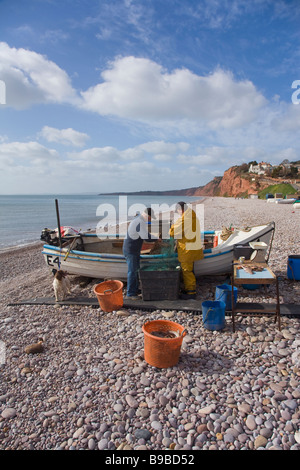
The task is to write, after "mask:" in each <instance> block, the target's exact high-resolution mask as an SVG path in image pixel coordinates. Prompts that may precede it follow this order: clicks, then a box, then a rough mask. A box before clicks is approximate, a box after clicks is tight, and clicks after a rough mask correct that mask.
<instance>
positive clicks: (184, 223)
mask: <svg viewBox="0 0 300 470" xmlns="http://www.w3.org/2000/svg"><path fill="white" fill-rule="evenodd" d="M170 236H171V237H173V238H174V239H175V240H176V242H177V253H178V260H179V261H180V262H183V263H190V262H193V261H197V260H199V259H202V258H203V257H204V255H203V247H202V241H201V231H200V223H199V220H198V219H197V217H196V213H195V212H194V211H193V210H192V209H190V208H188V209H187V210H186V211H185V212H184V213H183V215H182V217H180V218H179V219H178V220H177V221H176V222H175V224H173V225H172V227H171V228H170Z"/></svg>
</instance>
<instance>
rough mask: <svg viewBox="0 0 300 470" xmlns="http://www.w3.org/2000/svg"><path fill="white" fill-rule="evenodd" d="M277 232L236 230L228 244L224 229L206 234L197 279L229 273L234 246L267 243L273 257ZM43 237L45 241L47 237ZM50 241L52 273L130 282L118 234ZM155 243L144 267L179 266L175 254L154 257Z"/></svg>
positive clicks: (147, 249)
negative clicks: (272, 247)
mask: <svg viewBox="0 0 300 470" xmlns="http://www.w3.org/2000/svg"><path fill="white" fill-rule="evenodd" d="M45 230H48V229H45ZM274 230H275V223H274V222H271V223H267V224H265V225H259V226H253V227H248V228H246V229H232V231H231V232H230V235H229V236H228V238H227V239H226V240H225V241H224V240H223V239H222V230H218V231H207V232H203V233H202V236H203V238H204V242H205V240H206V241H208V243H209V244H204V259H202V260H200V261H196V262H195V263H194V272H195V275H196V277H200V276H205V275H212V274H223V273H224V274H225V273H229V272H230V271H231V267H232V260H233V251H234V247H236V246H237V245H248V244H249V242H264V243H266V244H267V246H268V254H269V252H270V248H271V245H272V240H273V236H274ZM43 232H44V231H43ZM52 233H53V231H52ZM41 238H42V239H45V238H46V237H45V234H44V238H43V234H42V237H41ZM50 242H51V244H45V245H44V246H43V250H42V254H43V256H44V259H45V262H46V264H47V266H48V267H49V269H51V270H53V269H56V270H57V269H63V270H65V271H67V272H68V273H69V274H75V275H80V276H86V277H92V278H96V279H118V280H126V279H127V264H126V260H125V258H124V256H123V254H122V243H123V239H122V238H120V237H119V236H117V235H107V234H103V236H102V237H99V235H97V234H96V233H95V232H93V231H89V232H83V233H75V235H71V236H68V235H67V236H65V237H64V238H63V239H62V242H63V243H62V246H59V241H58V238H55V240H51V239H50ZM48 243H49V242H48ZM154 243H155V242H154ZM154 243H152V244H147V245H146V244H145V245H143V247H142V252H141V268H145V267H149V268H151V266H152V267H154V266H155V267H158V266H161V267H162V269H163V267H164V266H167V265H169V264H172V266H174V265H176V264H179V262H178V259H177V255H176V253H174V252H172V253H171V254H170V253H169V254H168V255H166V254H151V251H153V246H154ZM213 245H216V246H213ZM208 246H210V247H209V248H208Z"/></svg>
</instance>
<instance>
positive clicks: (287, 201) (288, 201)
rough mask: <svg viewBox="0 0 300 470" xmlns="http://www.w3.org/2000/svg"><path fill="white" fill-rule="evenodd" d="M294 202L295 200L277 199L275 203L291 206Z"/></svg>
mask: <svg viewBox="0 0 300 470" xmlns="http://www.w3.org/2000/svg"><path fill="white" fill-rule="evenodd" d="M295 201H296V199H295V198H293V199H291V198H290V199H278V200H277V201H275V202H276V204H293V203H294V202H295Z"/></svg>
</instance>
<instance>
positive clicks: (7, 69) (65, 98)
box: [0, 42, 79, 109]
mask: <svg viewBox="0 0 300 470" xmlns="http://www.w3.org/2000/svg"><path fill="white" fill-rule="evenodd" d="M0 79H1V80H3V81H4V83H5V85H6V105H7V106H10V107H14V108H16V109H24V108H26V107H28V106H31V105H33V104H37V103H47V102H51V103H72V104H78V103H79V100H78V97H77V96H76V91H75V90H74V89H73V88H72V85H71V81H70V78H69V77H68V74H67V73H66V72H65V71H64V70H62V69H61V68H60V67H58V65H56V64H55V63H54V62H52V61H50V60H48V59H47V58H46V57H45V56H43V55H41V54H38V53H36V52H33V51H30V50H26V49H16V48H14V47H10V46H9V45H8V44H6V43H5V42H0Z"/></svg>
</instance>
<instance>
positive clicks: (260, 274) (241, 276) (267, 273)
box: [231, 261, 281, 331]
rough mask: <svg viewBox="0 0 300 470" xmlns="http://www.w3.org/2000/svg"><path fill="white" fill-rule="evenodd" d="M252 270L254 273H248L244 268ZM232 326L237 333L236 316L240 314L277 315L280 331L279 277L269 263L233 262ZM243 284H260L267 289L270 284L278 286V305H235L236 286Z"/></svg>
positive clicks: (238, 303)
mask: <svg viewBox="0 0 300 470" xmlns="http://www.w3.org/2000/svg"><path fill="white" fill-rule="evenodd" d="M245 267H247V268H252V270H253V272H252V274H251V273H248V272H247V271H246V270H245V269H244V268H245ZM255 268H257V270H255ZM231 284H232V326H233V331H235V314H236V313H237V312H238V313H241V314H242V313H264V314H270V313H275V322H276V320H277V322H278V328H279V330H280V328H281V325H280V303H279V285H278V277H277V276H276V275H275V274H274V273H273V272H272V270H271V269H270V268H269V266H268V265H267V263H265V262H264V263H255V262H253V261H244V262H243V263H240V262H239V261H233V264H232V275H231ZM243 284H250V285H253V284H258V285H264V286H265V288H266V287H267V286H268V285H269V284H276V303H273V304H268V303H266V304H263V305H262V304H255V303H241V302H237V303H236V304H234V289H233V287H234V286H241V285H243Z"/></svg>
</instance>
